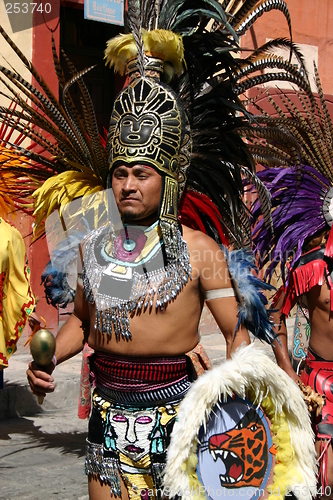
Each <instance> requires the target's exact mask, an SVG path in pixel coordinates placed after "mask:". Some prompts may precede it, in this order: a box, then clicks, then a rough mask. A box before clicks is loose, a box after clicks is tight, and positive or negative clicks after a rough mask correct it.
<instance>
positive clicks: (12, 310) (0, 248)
mask: <svg viewBox="0 0 333 500" xmlns="http://www.w3.org/2000/svg"><path fill="white" fill-rule="evenodd" d="M34 306H35V299H34V296H33V294H32V291H31V288H30V269H29V266H28V262H27V258H26V251H25V245H24V241H23V238H22V236H21V235H20V233H19V232H18V230H17V229H16V228H15V227H13V226H11V225H10V224H9V223H7V222H5V221H4V220H3V219H1V218H0V370H1V369H3V368H6V367H7V366H8V359H9V357H10V356H11V355H12V354H13V352H15V350H16V344H17V341H18V339H19V338H20V336H21V333H22V331H23V328H24V325H25V323H26V321H27V318H28V317H29V315H30V314H31V313H32V311H33V309H34Z"/></svg>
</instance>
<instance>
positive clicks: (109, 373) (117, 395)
mask: <svg viewBox="0 0 333 500" xmlns="http://www.w3.org/2000/svg"><path fill="white" fill-rule="evenodd" d="M91 369H92V373H91V374H92V379H93V385H94V386H95V388H97V391H98V394H99V395H101V396H102V397H104V398H105V399H107V400H111V401H113V402H117V403H120V404H131V405H133V404H139V405H140V406H145V405H149V404H152V403H153V404H154V405H156V404H158V403H159V402H165V401H168V400H172V401H174V402H176V401H180V400H181V399H183V397H184V396H185V394H186V393H187V391H188V389H189V387H190V381H189V378H188V368H187V361H186V356H185V355H182V356H172V357H161V358H138V357H136V358H127V357H121V356H117V355H114V354H108V353H102V352H96V353H95V354H94V355H93V357H92V366H91Z"/></svg>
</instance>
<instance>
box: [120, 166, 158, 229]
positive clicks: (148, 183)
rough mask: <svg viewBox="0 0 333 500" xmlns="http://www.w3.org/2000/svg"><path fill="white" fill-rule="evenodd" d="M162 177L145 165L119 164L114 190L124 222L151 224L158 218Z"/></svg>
mask: <svg viewBox="0 0 333 500" xmlns="http://www.w3.org/2000/svg"><path fill="white" fill-rule="evenodd" d="M161 187H162V177H161V175H160V174H158V173H157V172H156V170H154V169H153V168H151V167H147V166H145V165H131V166H129V165H118V166H116V167H115V168H114V171H113V174H112V190H113V194H114V197H115V201H116V203H117V207H118V210H119V212H120V214H121V216H122V219H123V220H124V222H135V223H136V224H138V223H141V224H142V223H144V224H147V225H148V224H150V223H152V222H154V220H156V212H157V210H158V205H159V201H160V196H161Z"/></svg>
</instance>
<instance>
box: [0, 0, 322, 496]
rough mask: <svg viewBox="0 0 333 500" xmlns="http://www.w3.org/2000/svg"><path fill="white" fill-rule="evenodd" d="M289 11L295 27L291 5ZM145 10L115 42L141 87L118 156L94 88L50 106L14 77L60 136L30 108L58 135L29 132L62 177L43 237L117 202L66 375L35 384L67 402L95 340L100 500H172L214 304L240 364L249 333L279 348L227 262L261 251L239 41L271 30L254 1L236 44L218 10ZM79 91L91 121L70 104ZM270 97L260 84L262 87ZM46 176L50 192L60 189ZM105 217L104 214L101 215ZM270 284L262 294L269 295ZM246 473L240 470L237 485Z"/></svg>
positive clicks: (47, 206)
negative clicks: (165, 493)
mask: <svg viewBox="0 0 333 500" xmlns="http://www.w3.org/2000/svg"><path fill="white" fill-rule="evenodd" d="M276 5H277V8H280V9H282V11H283V12H285V14H286V17H287V19H289V15H288V12H286V6H285V4H284V2H282V0H281V2H280V1H277V2H276ZM134 7H136V6H133V5H132V4H130V5H129V20H130V28H131V31H132V34H130V35H125V36H122V37H120V38H117V39H116V40H113V41H111V42H110V43H109V44H108V48H107V53H106V57H107V62H109V63H110V64H111V65H114V66H115V68H116V69H117V70H118V71H120V72H123V71H125V72H126V73H127V74H128V76H129V82H128V85H127V87H126V88H124V89H123V90H122V91H121V92H120V94H119V95H118V96H117V97H116V99H115V103H114V107H113V111H112V115H111V121H110V127H109V133H108V141H107V144H106V149H103V148H102V146H101V143H100V138H99V136H98V133H97V127H96V122H95V121H94V119H93V118H91V116H90V112H91V110H93V106H92V104H91V101H90V97H89V94H88V92H87V89H86V87H85V85H84V82H83V80H82V74H79V75H78V76H76V75H74V76H73V78H72V80H71V81H70V82H68V83H66V82H64V81H63V79H62V78H61V77H62V72H61V70H60V68H59V61H58V60H57V59H56V58H55V65H56V67H57V70H58V71H57V74H58V75H59V81H60V85H61V86H62V88H63V101H64V108H63V107H61V108H60V107H58V106H57V103H56V104H55V99H54V96H52V95H51V94H50V92H49V90H48V89H47V88H45V85H44V82H43V79H42V78H39V79H38V83H39V84H40V85H41V87H42V88H43V90H44V93H45V94H46V97H45V96H44V95H41V94H40V92H39V91H38V90H37V89H32V90H31V85H30V86H29V84H28V83H27V82H24V81H22V79H20V77H19V75H17V74H13V73H12V71H11V70H8V69H5V68H2V67H0V71H2V73H3V74H4V75H5V76H7V77H8V78H9V79H10V80H11V82H18V83H17V84H18V86H19V87H20V88H21V87H23V88H25V89H27V90H26V92H28V93H29V92H31V93H33V96H34V102H35V101H38V102H40V108H41V109H42V111H43V113H45V114H47V117H48V120H46V121H45V120H44V117H41V116H39V114H38V113H37V116H36V112H35V111H34V109H30V108H29V105H27V106H26V105H25V104H22V103H21V101H20V105H24V107H25V111H26V114H27V115H28V116H30V115H31V119H32V120H33V123H34V124H35V123H36V124H37V125H38V126H40V125H44V126H45V127H46V130H47V131H48V132H51V133H53V134H54V143H53V142H50V141H46V140H44V138H43V136H40V134H38V135H37V134H36V133H35V131H34V130H33V129H31V128H29V127H28V132H27V135H28V137H32V138H34V139H35V140H36V142H37V143H38V144H39V143H40V142H39V141H41V142H42V144H43V145H44V146H45V147H47V148H48V149H49V152H50V153H51V155H46V156H47V157H45V156H43V155H42V154H37V153H34V152H32V153H31V154H30V157H31V158H32V159H33V160H34V161H38V162H40V163H41V164H42V165H43V166H44V167H46V170H47V172H50V171H52V172H56V173H57V175H55V176H54V177H52V178H51V179H48V180H47V181H46V182H43V184H42V185H41V187H40V188H39V189H38V191H37V192H36V193H35V197H36V203H35V207H36V211H35V213H36V216H37V224H38V223H39V222H40V221H41V220H42V219H43V217H44V216H45V215H49V214H50V213H51V212H52V210H54V209H56V208H60V212H61V215H62V217H63V219H64V218H65V215H64V212H65V211H64V210H63V206H64V205H65V204H66V203H68V202H70V201H71V200H72V199H74V198H78V197H79V196H83V195H87V194H94V193H95V192H96V191H99V190H102V189H103V188H106V187H108V188H109V189H108V197H105V196H104V198H103V200H104V201H105V199H106V198H108V199H107V205H108V207H107V212H108V216H109V217H108V220H107V221H106V222H105V221H104V224H103V225H100V226H99V227H97V228H96V226H94V229H93V231H91V232H90V233H89V234H88V235H87V236H86V237H85V238H84V239H83V240H82V242H81V244H80V258H79V263H78V265H79V273H78V275H79V279H78V284H77V288H76V291H75V299H74V313H73V314H72V316H71V317H70V318H69V320H68V321H67V323H66V324H65V326H64V327H63V328H62V329H61V330H60V332H59V333H58V335H57V339H56V352H55V358H54V361H53V362H52V363H51V364H50V366H49V367H48V369H47V371H48V373H45V372H42V371H40V370H38V368H37V367H36V365H35V364H33V363H32V364H31V365H30V367H29V369H28V371H27V376H28V379H29V382H30V384H31V388H32V391H33V392H34V393H35V394H36V395H38V396H44V395H45V394H46V393H48V392H52V391H53V390H54V383H53V382H54V379H53V377H52V376H51V373H52V371H53V369H54V367H55V364H56V360H57V362H58V363H60V362H62V361H64V360H66V359H68V358H70V357H71V356H73V355H75V354H76V353H78V352H79V351H80V350H82V347H83V344H84V342H85V341H87V342H88V344H89V346H90V347H91V348H93V349H94V351H95V352H94V354H93V356H92V357H91V376H92V381H93V386H94V392H93V409H92V413H91V416H90V422H89V435H88V442H87V454H86V467H85V468H86V473H87V475H88V476H89V493H90V497H91V498H96V499H101V498H103V497H109V495H110V488H111V493H112V494H114V495H116V496H122V497H123V498H126V497H127V496H128V495H129V496H130V497H131V498H142V497H145V498H146V497H147V496H159V495H160V493H161V487H162V484H163V483H162V481H163V471H164V467H165V461H166V454H167V448H168V444H169V441H170V435H171V431H172V428H173V424H174V422H175V420H176V416H177V412H178V407H179V404H180V402H181V400H182V399H183V398H184V397H185V395H186V393H187V391H188V390H189V387H190V384H191V381H192V380H193V379H195V377H196V371H195V370H194V369H193V366H192V365H191V363H189V361H188V358H189V357H191V360H192V359H193V350H194V349H195V348H196V346H197V345H198V341H199V332H198V325H199V320H200V315H201V312H202V308H203V304H204V300H206V301H207V304H208V307H209V309H210V310H211V312H212V313H213V316H214V317H215V319H216V321H217V323H218V325H219V327H220V329H221V331H222V333H223V335H224V337H225V340H226V344H227V356H228V357H230V356H231V354H233V353H234V352H235V350H236V349H237V348H238V347H239V346H240V345H241V344H243V343H245V344H248V343H249V342H250V338H249V334H248V329H249V330H251V331H252V333H253V334H254V335H256V336H258V337H259V338H261V339H263V340H267V341H269V342H270V341H271V340H272V338H274V335H272V328H271V325H270V323H269V321H268V318H267V315H266V312H265V309H264V299H263V296H260V298H259V295H256V294H254V293H253V292H254V288H255V286H254V288H253V286H250V285H251V283H252V285H253V282H252V281H251V278H252V277H253V276H252V270H253V262H252V261H251V262H250V261H247V264H246V265H245V267H242V266H239V263H238V262H235V261H233V258H232V257H230V258H229V257H227V256H226V255H227V252H226V253H224V251H222V250H221V247H220V245H221V244H228V243H229V241H230V242H231V243H232V245H233V246H234V248H236V249H240V248H241V247H243V246H246V245H248V244H249V236H250V232H249V229H250V226H249V221H248V217H247V211H246V207H245V204H244V202H243V200H242V175H247V176H248V177H250V178H251V179H252V180H254V179H255V175H254V174H255V172H254V164H253V161H252V157H251V155H250V154H249V150H248V148H247V145H246V144H245V143H244V142H243V141H242V139H241V137H240V134H239V132H238V131H237V129H238V128H239V127H240V126H242V125H248V124H249V123H248V117H247V114H246V112H245V110H244V107H243V106H242V104H241V102H240V100H239V99H238V95H239V94H240V93H242V92H243V91H244V89H246V88H248V87H247V86H246V85H247V84H246V83H245V80H246V78H247V77H248V75H249V74H251V72H252V70H251V69H250V70H249V69H248V68H249V67H251V68H254V70H253V71H255V66H254V65H253V64H252V62H251V61H250V60H249V61H247V60H244V62H243V63H240V62H239V61H238V60H237V59H236V58H235V57H233V55H232V52H233V51H235V52H236V51H238V50H239V45H238V43H237V34H236V31H235V30H237V31H238V30H239V33H240V34H242V33H244V31H246V29H248V27H249V26H251V23H252V22H254V20H255V19H253V16H252V10H253V2H245V3H244V2H236V3H235V2H231V3H230V12H231V17H230V19H232V21H233V22H234V23H235V29H234V28H233V27H232V26H231V25H230V24H229V23H228V18H227V16H226V14H225V12H224V10H223V8H222V6H221V5H220V4H219V3H218V2H217V1H215V0H206V1H203V2H202V4H200V5H198V4H195V6H194V7H192V6H191V3H190V2H187V1H184V2H175V3H173V2H167V1H166V2H142V5H141V8H142V12H140V10H138V9H136V8H134ZM269 8H271V7H269ZM264 11H265V9H261V13H260V14H259V13H258V14H256V16H258V15H261V14H262V13H263V12H264ZM255 18H256V17H255ZM211 21H213V25H212V22H211ZM288 22H289V21H288ZM289 24H290V23H289ZM143 26H144V27H146V28H147V31H144V29H141V28H142V27H143ZM155 28H158V29H155ZM162 28H166V29H162ZM171 30H172V31H171ZM176 32H177V33H178V32H180V33H182V34H183V35H186V36H184V37H183V38H182V37H181V36H180V35H178V34H177V33H176ZM2 35H3V36H4V37H5V38H6V39H7V41H8V37H6V35H5V34H4V33H3V32H2ZM185 38H186V39H187V40H186V42H185ZM10 43H11V45H12V46H13V44H12V42H10ZM183 43H184V45H186V47H185V53H184V50H183V49H184V48H183ZM265 51H266V48H265V49H264V50H263V52H262V54H264V53H265ZM17 52H18V51H17ZM257 55H258V57H259V59H260V57H261V55H260V53H258V54H257ZM21 57H22V56H21ZM185 63H186V64H185ZM270 64H271V63H270ZM278 64H279V66H280V65H281V64H282V63H281V61H279V62H278ZM184 66H186V68H187V71H184V72H182V68H183V67H184ZM29 68H32V67H31V66H29ZM72 69H73V68H72V67H71V70H72ZM285 69H286V73H283V76H282V77H283V78H286V79H288V75H289V74H290V75H291V73H288V71H289V70H290V69H291V66H290V65H289V66H288V63H287V62H286V63H285ZM33 70H34V69H33V68H32V69H31V71H32V72H33ZM169 70H172V71H171V72H170V71H169ZM238 70H239V73H238ZM243 70H244V73H243ZM35 73H36V72H35V71H34V72H33V74H34V76H35ZM173 73H175V75H176V78H175V79H174V80H172V75H173ZM292 74H293V75H294V68H293V69H292ZM270 78H271V77H270V76H269V75H265V76H264V79H267V80H269V79H270ZM239 79H240V80H242V81H239ZM244 79H245V80H244ZM76 81H78V82H79V89H80V92H82V103H83V106H82V110H83V114H84V119H83V120H81V118H80V116H79V114H78V113H77V112H76V110H75V109H74V104H73V102H72V101H71V98H70V96H69V93H68V89H69V87H70V84H71V83H74V82H76ZM166 82H168V84H170V86H168V84H167V83H166ZM255 83H256V79H255V78H254V79H251V78H250V79H249V86H251V85H254V84H255ZM243 84H244V85H245V86H244V85H243ZM304 84H306V82H304ZM43 85H44V86H43ZM171 85H172V88H171ZM36 118H37V119H38V120H37V119H36ZM45 122H46V123H45ZM86 128H87V129H86ZM22 129H25V128H24V127H22ZM41 137H42V139H41ZM31 168H32V171H31V175H32V174H34V175H35V176H36V177H37V178H38V175H41V173H42V174H44V170H41V169H40V168H34V167H33V166H32V167H31ZM69 168H71V170H69ZM45 176H46V174H45ZM45 176H44V177H43V181H44V180H45ZM55 192H56V193H57V196H55ZM104 201H103V203H104ZM83 205H84V206H85V207H87V206H88V207H89V206H92V205H93V203H92V204H91V205H90V204H89V202H87V203H86V202H85V201H84V200H83V201H82V206H83ZM101 205H102V204H101ZM112 207H115V208H112ZM93 208H94V214H95V215H96V214H99V210H98V209H99V208H100V207H97V206H96V205H94V207H93ZM68 213H69V214H70V213H71V210H69V211H68ZM103 213H105V210H104V212H103ZM96 218H97V219H98V217H97V216H96ZM188 226H190V227H188ZM197 229H200V231H197ZM239 251H240V254H238V255H242V250H239ZM64 257H67V256H66V255H65V256H64ZM235 260H236V261H237V259H235ZM233 264H234V265H233ZM232 268H233V270H232ZM237 277H238V278H239V279H240V282H239V283H238V284H237ZM254 282H255V283H256V285H259V289H260V286H261V284H260V283H259V280H258V281H255V280H254ZM242 283H245V284H246V291H245V293H244V294H242V290H241V286H240V285H241V284H242ZM189 351H190V353H191V354H190V355H189V356H186V353H188V352H189ZM199 357H200V352H199ZM204 368H205V367H204ZM201 369H202V367H201ZM199 371H200V370H199ZM310 462H311V460H310ZM311 463H312V462H311ZM238 468H239V465H237V466H236V467H232V472H231V475H232V477H231V479H232V480H234V482H236V479H237V477H234V476H235V474H236V472H235V469H236V470H238ZM228 480H229V478H228ZM230 481H231V480H230ZM236 487H237V484H236ZM126 490H127V491H126Z"/></svg>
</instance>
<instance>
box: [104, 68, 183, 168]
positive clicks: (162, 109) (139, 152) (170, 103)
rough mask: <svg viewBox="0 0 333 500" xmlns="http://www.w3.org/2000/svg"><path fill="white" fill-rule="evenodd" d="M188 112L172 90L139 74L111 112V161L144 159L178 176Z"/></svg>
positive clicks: (139, 160)
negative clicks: (184, 110)
mask: <svg viewBox="0 0 333 500" xmlns="http://www.w3.org/2000/svg"><path fill="white" fill-rule="evenodd" d="M184 121H185V117H184V113H183V111H182V109H181V108H180V106H179V103H177V101H176V98H175V96H174V95H173V93H172V91H171V90H169V89H167V88H166V87H164V86H162V84H160V83H157V82H155V81H154V80H152V79H148V78H138V79H136V80H134V81H133V82H132V83H130V84H129V85H128V87H126V88H125V89H124V90H123V91H122V92H121V93H120V94H119V95H118V97H117V98H116V101H115V104H114V108H113V111H112V115H111V121H110V128H109V134H110V137H112V140H111V142H110V153H109V164H110V168H111V169H112V168H113V167H114V166H115V164H116V163H120V162H122V163H144V164H146V165H150V166H152V167H153V168H156V169H157V170H158V171H160V172H162V173H165V174H167V175H169V176H171V177H173V178H176V176H177V171H178V164H179V150H180V146H181V142H182V136H183V135H184V133H183V130H182V129H184V126H183V123H184Z"/></svg>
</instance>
